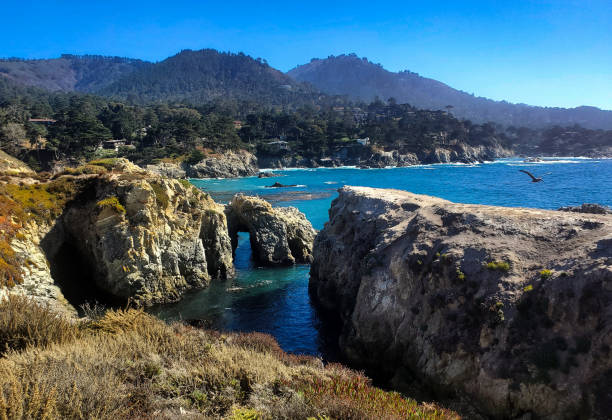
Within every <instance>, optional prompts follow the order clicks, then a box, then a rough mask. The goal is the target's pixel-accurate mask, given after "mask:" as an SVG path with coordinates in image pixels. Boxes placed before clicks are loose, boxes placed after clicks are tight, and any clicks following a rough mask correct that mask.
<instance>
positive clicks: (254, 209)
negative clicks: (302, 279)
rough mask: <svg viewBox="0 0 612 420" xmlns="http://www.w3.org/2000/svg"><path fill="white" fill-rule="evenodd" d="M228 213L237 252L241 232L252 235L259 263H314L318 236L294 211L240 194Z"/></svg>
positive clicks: (296, 211)
mask: <svg viewBox="0 0 612 420" xmlns="http://www.w3.org/2000/svg"><path fill="white" fill-rule="evenodd" d="M225 212H226V215H227V223H228V227H229V232H230V236H231V237H232V241H233V244H234V248H235V247H236V244H237V234H238V232H249V234H250V241H251V249H252V252H253V257H254V258H255V260H256V261H257V262H259V263H261V264H265V265H288V264H294V263H296V262H297V263H308V262H310V261H311V259H312V244H313V241H314V237H315V234H316V232H315V230H314V229H313V228H312V225H311V224H310V222H309V221H308V219H306V216H305V215H304V214H303V213H302V212H300V211H299V210H298V209H296V208H295V207H272V205H271V204H270V203H268V202H267V201H265V200H263V199H261V198H258V197H249V196H245V195H242V194H238V195H236V196H234V198H233V199H232V201H231V202H230V203H229V204H228V205H227V206H226V208H225Z"/></svg>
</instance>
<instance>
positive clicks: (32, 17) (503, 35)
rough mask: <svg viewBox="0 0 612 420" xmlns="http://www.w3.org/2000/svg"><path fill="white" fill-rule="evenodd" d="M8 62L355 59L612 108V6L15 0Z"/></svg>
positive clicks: (9, 17)
mask: <svg viewBox="0 0 612 420" xmlns="http://www.w3.org/2000/svg"><path fill="white" fill-rule="evenodd" d="M1 6H2V16H1V17H0V39H2V41H1V42H0V57H12V56H15V57H26V58H48V57H57V56H58V55H59V54H61V53H76V54H84V53H90V54H104V55H119V56H128V57H135V58H142V59H146V60H151V61H158V60H162V59H164V58H166V57H168V56H170V55H173V54H175V53H176V52H178V51H180V50H181V49H185V48H191V49H200V48H216V49H219V50H223V51H232V52H239V51H242V52H245V53H247V54H249V55H252V56H253V57H262V58H265V59H267V60H268V63H269V64H270V65H272V66H274V67H276V68H278V69H280V70H283V71H286V70H289V69H290V68H292V67H294V66H295V65H297V64H302V63H306V62H308V61H309V60H310V59H311V58H313V57H319V58H322V57H327V56H328V55H331V54H334V55H337V54H342V53H350V52H354V53H356V54H357V55H359V56H362V57H363V56H364V57H367V58H368V59H369V60H371V61H374V62H377V63H381V64H382V65H383V66H384V67H385V68H386V69H388V70H392V71H398V70H411V71H414V72H417V73H419V74H421V75H423V76H426V77H431V78H434V79H437V80H440V81H442V82H444V83H447V84H448V85H450V86H452V87H454V88H457V89H461V90H464V91H467V92H469V93H474V94H475V95H478V96H485V97H489V98H493V99H497V100H501V99H505V100H508V101H510V102H522V103H528V104H532V105H542V106H565V107H570V106H579V105H593V106H598V107H600V108H604V109H612V0H581V1H578V0H533V1H520V0H507V1H486V0H480V1H461V0H455V1H433V0H421V1H408V0H404V1H373V0H370V1H367V2H365V1H358V0H355V1H335V2H332V1H306V2H287V1H283V2H280V1H273V0H270V1H265V2H263V1H260V2H256V1H250V2H243V1H233V2H223V1H214V2H211V1H181V0H174V1H155V0H151V1H146V2H143V1H129V0H124V1H116V0H105V1H98V0H90V1H83V0H80V1H27V0H26V1H24V0H22V1H7V0H2V3H1Z"/></svg>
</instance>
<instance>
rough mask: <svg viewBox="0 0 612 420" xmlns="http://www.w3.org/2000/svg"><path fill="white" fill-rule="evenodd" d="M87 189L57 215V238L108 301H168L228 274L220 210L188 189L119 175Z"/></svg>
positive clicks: (228, 255) (184, 185) (173, 183)
mask: <svg viewBox="0 0 612 420" xmlns="http://www.w3.org/2000/svg"><path fill="white" fill-rule="evenodd" d="M90 188H91V190H90V191H87V192H84V194H86V195H88V197H87V199H84V200H82V202H80V203H76V204H74V205H72V206H70V207H69V208H68V209H67V210H66V211H65V213H64V214H63V216H62V218H61V223H62V229H63V236H64V237H65V238H66V240H69V241H72V242H73V244H74V245H75V246H76V247H77V248H78V250H79V251H80V254H81V256H80V257H81V258H86V259H87V260H88V261H89V265H90V266H91V267H92V270H93V273H92V275H93V277H94V279H95V281H96V283H97V285H98V287H100V288H101V289H103V290H104V291H106V292H107V293H110V294H111V295H112V296H114V297H117V298H118V299H120V300H124V301H125V300H128V299H131V300H133V301H135V302H136V303H139V304H145V305H148V304H152V303H159V302H169V301H173V300H177V299H179V297H180V296H181V295H182V294H183V293H184V292H185V291H187V290H190V289H197V288H203V287H205V286H207V285H208V283H209V282H210V281H211V280H212V279H218V278H226V277H227V276H228V275H231V274H232V273H233V263H232V255H231V244H230V240H229V236H228V234H227V225H226V221H225V215H224V214H223V207H222V206H220V205H218V204H216V203H215V202H214V201H213V200H212V199H211V198H210V197H209V196H207V195H205V194H204V193H202V192H200V191H198V190H197V189H196V188H195V187H193V186H192V185H190V184H188V183H181V182H179V181H177V180H170V179H164V178H161V177H160V178H155V177H146V178H142V179H131V177H130V176H122V175H119V176H116V177H104V178H99V179H97V180H96V181H95V183H94V184H93V185H92V186H91V187H90ZM115 200H116V201H115Z"/></svg>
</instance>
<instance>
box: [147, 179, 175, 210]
mask: <svg viewBox="0 0 612 420" xmlns="http://www.w3.org/2000/svg"><path fill="white" fill-rule="evenodd" d="M151 188H153V192H154V193H155V201H156V202H157V205H158V206H159V207H161V208H164V209H165V208H166V207H168V204H169V203H170V197H168V194H167V193H166V188H165V187H164V186H163V185H162V184H160V183H158V182H151Z"/></svg>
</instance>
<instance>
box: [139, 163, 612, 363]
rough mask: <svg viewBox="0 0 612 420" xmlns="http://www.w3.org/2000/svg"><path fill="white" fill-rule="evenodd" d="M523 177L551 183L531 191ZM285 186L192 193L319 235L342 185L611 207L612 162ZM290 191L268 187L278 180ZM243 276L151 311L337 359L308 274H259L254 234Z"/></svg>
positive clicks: (322, 172)
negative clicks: (306, 224) (251, 203)
mask: <svg viewBox="0 0 612 420" xmlns="http://www.w3.org/2000/svg"><path fill="white" fill-rule="evenodd" d="M519 169H525V170H528V171H530V172H532V173H534V174H535V175H536V176H542V177H543V178H544V182H540V183H537V184H533V183H531V182H530V180H529V179H528V177H527V176H526V175H525V174H522V173H520V172H518V170H519ZM275 172H276V173H278V174H280V175H281V177H278V178H257V177H248V178H237V179H204V180H199V179H197V180H196V179H194V180H191V181H192V183H193V184H194V185H196V186H197V187H198V188H201V189H202V190H204V191H206V192H208V193H210V194H211V195H212V197H213V198H214V199H215V200H216V201H218V202H221V203H227V202H228V201H229V200H230V199H231V197H232V196H233V195H234V194H236V193H239V192H242V193H245V194H249V195H259V196H261V197H262V198H265V199H266V200H268V201H270V202H271V203H272V204H273V205H274V206H295V207H297V208H298V209H300V210H301V211H302V212H304V213H305V214H306V216H307V217H308V219H309V220H310V221H311V223H312V224H313V226H314V228H315V229H321V228H322V227H323V225H324V223H325V222H326V221H327V220H328V209H329V207H330V204H331V201H332V200H333V199H334V198H335V197H336V196H337V192H336V191H337V189H338V188H340V187H341V186H343V185H356V186H370V187H378V188H397V189H402V190H407V191H411V192H414V193H418V194H428V195H433V196H437V197H441V198H444V199H448V200H451V201H456V202H462V203H474V204H490V205H500V206H522V207H536V208H545V209H555V208H559V207H562V206H569V205H580V204H582V203H599V204H604V205H612V160H591V159H579V158H555V159H552V158H550V159H545V160H544V162H536V163H525V162H522V160H521V159H505V160H499V161H496V162H492V163H484V164H477V165H461V164H439V165H419V166H413V167H406V168H389V169H368V170H363V169H355V168H336V169H324V168H322V169H295V170H283V171H275ZM276 181H278V182H280V183H282V184H285V185H289V184H295V185H296V186H295V187H291V188H267V186H269V185H271V184H273V183H274V182H276ZM234 263H235V266H236V276H235V278H233V279H231V280H228V281H226V282H213V283H211V285H210V287H209V288H207V289H205V290H201V291H197V292H193V293H191V294H189V295H187V296H186V297H185V298H183V299H182V300H181V301H180V302H177V303H173V304H168V305H160V306H155V307H153V308H151V309H150V311H151V312H152V313H154V314H156V315H158V316H159V317H161V318H162V319H166V320H177V319H183V320H193V319H197V320H203V321H205V323H206V324H207V325H208V326H210V327H212V328H215V329H219V330H227V331H260V332H265V333H269V334H272V335H273V336H274V337H275V338H276V339H277V340H278V342H279V344H280V345H281V347H282V348H283V349H284V350H285V351H288V352H293V353H304V354H311V355H317V356H321V357H324V358H328V359H335V349H334V345H333V341H334V338H333V333H330V331H328V330H326V328H328V326H327V325H325V324H323V323H322V322H321V320H320V319H319V317H318V316H317V313H316V311H315V310H314V309H313V307H312V305H311V302H310V298H309V295H308V279H309V266H307V265H297V266H294V267H286V268H261V267H257V266H256V265H255V264H254V263H253V261H252V259H251V254H250V246H249V239H248V234H244V233H241V234H240V235H239V244H238V248H237V249H236V256H235V261H234Z"/></svg>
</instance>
